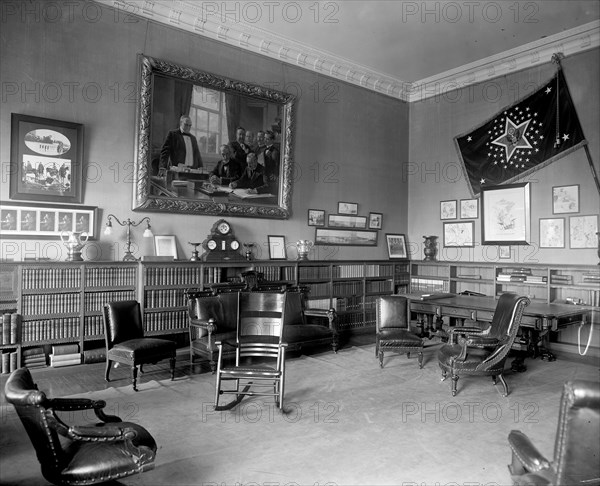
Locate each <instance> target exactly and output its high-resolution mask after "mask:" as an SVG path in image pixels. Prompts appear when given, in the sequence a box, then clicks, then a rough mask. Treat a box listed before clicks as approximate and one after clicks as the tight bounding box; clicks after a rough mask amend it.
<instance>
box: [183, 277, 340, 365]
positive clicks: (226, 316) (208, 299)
mask: <svg viewBox="0 0 600 486" xmlns="http://www.w3.org/2000/svg"><path fill="white" fill-rule="evenodd" d="M232 289H233V291H230V290H232ZM239 291H240V289H239V288H235V287H231V288H226V287H223V288H218V289H217V288H215V289H212V290H204V291H192V290H191V291H188V292H187V296H188V316H189V332H190V365H191V366H193V365H194V362H195V361H197V360H198V358H199V359H201V360H204V361H208V363H209V364H210V368H211V371H212V372H213V373H214V372H215V371H216V360H217V357H218V349H217V346H216V345H215V342H216V341H222V340H227V339H230V340H235V334H236V323H237V313H238V309H237V302H238V300H237V292H239ZM244 291H246V292H247V291H250V290H244ZM252 291H254V292H265V291H267V292H287V294H288V295H287V299H286V312H285V323H284V331H283V340H284V342H286V343H287V344H288V352H291V353H293V352H303V351H305V350H306V349H307V348H311V347H316V346H331V347H332V349H333V351H334V352H337V347H338V333H337V328H336V314H335V311H334V310H333V309H329V310H327V309H307V308H306V307H305V293H304V292H302V291H301V289H298V288H285V287H283V288H279V290H271V289H267V290H265V288H261V289H255V290H252ZM231 355H232V356H233V355H234V352H233V350H232V351H231Z"/></svg>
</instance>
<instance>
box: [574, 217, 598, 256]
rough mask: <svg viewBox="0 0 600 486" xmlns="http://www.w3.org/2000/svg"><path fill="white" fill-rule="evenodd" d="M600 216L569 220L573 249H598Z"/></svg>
mask: <svg viewBox="0 0 600 486" xmlns="http://www.w3.org/2000/svg"><path fill="white" fill-rule="evenodd" d="M597 232H598V215H597V214H592V215H590V216H571V217H570V218H569V246H570V247H571V248H573V249H579V248H597V247H598V235H597V234H596V233H597Z"/></svg>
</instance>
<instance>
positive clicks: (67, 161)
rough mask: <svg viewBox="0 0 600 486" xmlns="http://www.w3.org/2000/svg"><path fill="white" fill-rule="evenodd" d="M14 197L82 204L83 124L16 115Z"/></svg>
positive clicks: (12, 140) (12, 142) (13, 120)
mask: <svg viewBox="0 0 600 486" xmlns="http://www.w3.org/2000/svg"><path fill="white" fill-rule="evenodd" d="M10 150H11V164H12V167H11V171H10V191H9V192H10V198H11V199H15V200H28V201H47V202H58V203H80V202H81V201H82V163H83V125H81V124H79V123H72V122H68V121H60V120H51V119H49V118H40V117H37V116H28V115H21V114H18V113H13V114H12V116H11V138H10Z"/></svg>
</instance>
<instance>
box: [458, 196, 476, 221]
mask: <svg viewBox="0 0 600 486" xmlns="http://www.w3.org/2000/svg"><path fill="white" fill-rule="evenodd" d="M478 217H479V199H461V200H460V219H477V218H478Z"/></svg>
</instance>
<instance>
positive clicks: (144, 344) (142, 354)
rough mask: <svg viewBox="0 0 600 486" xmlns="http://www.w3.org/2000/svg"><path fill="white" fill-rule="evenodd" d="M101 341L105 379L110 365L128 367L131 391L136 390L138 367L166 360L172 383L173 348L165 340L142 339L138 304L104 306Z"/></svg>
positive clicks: (171, 342) (131, 301)
mask: <svg viewBox="0 0 600 486" xmlns="http://www.w3.org/2000/svg"><path fill="white" fill-rule="evenodd" d="M104 339H105V342H106V372H105V376H104V377H105V379H106V381H110V379H109V374H110V369H111V367H112V364H113V361H116V362H117V363H123V364H126V365H128V366H130V367H131V374H132V383H133V389H134V390H135V391H138V390H137V375H138V366H139V367H140V371H141V368H142V365H144V364H156V363H158V362H159V361H162V360H163V359H168V360H169V362H170V368H171V380H174V379H175V356H176V353H177V345H176V343H175V342H173V341H169V340H168V339H157V338H149V337H144V326H143V323H142V312H141V309H140V304H139V302H137V301H135V300H123V301H118V302H110V303H109V304H106V305H105V306H104Z"/></svg>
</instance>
